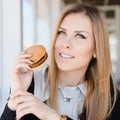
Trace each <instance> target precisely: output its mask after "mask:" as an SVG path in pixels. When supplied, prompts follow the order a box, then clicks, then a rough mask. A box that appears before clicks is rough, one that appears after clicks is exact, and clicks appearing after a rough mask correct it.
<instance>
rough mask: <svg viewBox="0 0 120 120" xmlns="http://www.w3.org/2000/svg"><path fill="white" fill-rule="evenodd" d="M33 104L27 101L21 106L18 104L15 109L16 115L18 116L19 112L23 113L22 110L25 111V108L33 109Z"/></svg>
mask: <svg viewBox="0 0 120 120" xmlns="http://www.w3.org/2000/svg"><path fill="white" fill-rule="evenodd" d="M32 106H33V102H32V101H27V102H23V103H21V104H18V105H17V109H16V115H19V113H20V112H21V111H23V110H24V109H26V108H28V107H29V108H32V109H33V107H34V106H33V107H32Z"/></svg>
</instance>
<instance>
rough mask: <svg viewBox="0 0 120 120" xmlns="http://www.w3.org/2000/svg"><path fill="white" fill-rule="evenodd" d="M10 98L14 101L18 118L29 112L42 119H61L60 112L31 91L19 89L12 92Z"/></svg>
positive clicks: (18, 119)
mask: <svg viewBox="0 0 120 120" xmlns="http://www.w3.org/2000/svg"><path fill="white" fill-rule="evenodd" d="M10 100H13V101H14V105H15V108H16V118H17V120H20V119H21V117H23V116H24V115H26V114H29V113H32V114H34V115H35V116H36V117H38V118H39V119H42V120H59V114H58V113H57V112H56V111H55V110H53V109H52V108H50V107H49V106H47V105H46V104H44V103H43V102H41V101H40V100H38V99H37V98H36V97H35V96H34V95H33V94H31V93H29V92H26V91H23V90H18V91H16V92H14V93H13V94H11V96H10Z"/></svg>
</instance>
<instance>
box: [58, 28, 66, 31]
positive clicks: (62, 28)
mask: <svg viewBox="0 0 120 120" xmlns="http://www.w3.org/2000/svg"><path fill="white" fill-rule="evenodd" d="M59 29H62V30H64V31H67V30H66V29H65V28H63V27H60V28H59Z"/></svg>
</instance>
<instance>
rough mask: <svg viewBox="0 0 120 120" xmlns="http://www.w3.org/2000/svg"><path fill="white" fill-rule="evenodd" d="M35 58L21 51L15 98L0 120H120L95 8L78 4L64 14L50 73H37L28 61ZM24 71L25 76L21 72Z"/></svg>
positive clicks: (102, 22)
mask: <svg viewBox="0 0 120 120" xmlns="http://www.w3.org/2000/svg"><path fill="white" fill-rule="evenodd" d="M30 56H31V55H30V54H26V53H25V52H21V53H20V54H19V55H18V57H17V58H16V61H15V67H14V68H13V70H12V73H11V95H10V98H9V100H8V104H7V105H6V107H5V110H4V112H3V114H2V116H1V120H14V119H17V120H20V119H21V120H30V119H31V120H37V119H42V120H72V119H73V120H78V119H80V120H119V119H120V115H119V111H120V95H119V92H118V91H117V89H116V87H115V84H114V82H113V81H114V79H113V77H112V75H111V72H112V66H111V60H110V50H109V38H108V30H107V25H106V21H105V17H104V15H103V13H102V12H101V11H100V10H98V9H97V8H96V7H94V6H90V5H81V4H79V3H78V4H75V5H72V6H71V7H69V8H67V9H66V10H65V11H64V12H63V13H62V14H61V16H60V18H59V21H58V24H57V27H56V30H55V33H54V38H53V44H52V46H51V57H50V64H49V68H48V67H46V66H44V67H43V68H41V69H40V70H37V71H34V73H33V72H32V71H31V70H30V68H29V64H31V63H32V62H31V61H29V60H28V59H26V58H28V57H30ZM22 67H24V68H27V72H26V73H21V72H20V70H21V68H22ZM47 70H48V71H47ZM36 83H37V84H36ZM34 84H35V85H34ZM38 88H39V89H38ZM44 90H45V92H44ZM30 92H31V93H34V95H33V94H31V93H30Z"/></svg>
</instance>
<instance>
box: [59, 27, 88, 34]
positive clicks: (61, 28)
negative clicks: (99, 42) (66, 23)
mask: <svg viewBox="0 0 120 120" xmlns="http://www.w3.org/2000/svg"><path fill="white" fill-rule="evenodd" d="M59 29H62V30H64V31H67V29H65V28H63V27H60V28H59ZM74 32H75V33H81V32H85V33H87V34H90V33H89V32H87V31H78V30H77V31H74Z"/></svg>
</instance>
